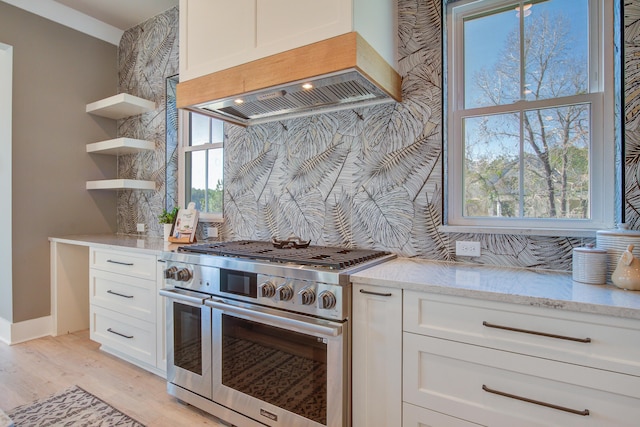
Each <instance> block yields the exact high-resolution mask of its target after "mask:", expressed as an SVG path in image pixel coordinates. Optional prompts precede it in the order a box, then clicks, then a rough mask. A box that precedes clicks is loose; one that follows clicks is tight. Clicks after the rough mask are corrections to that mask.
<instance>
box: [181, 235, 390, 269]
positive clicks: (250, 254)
mask: <svg viewBox="0 0 640 427" xmlns="http://www.w3.org/2000/svg"><path fill="white" fill-rule="evenodd" d="M178 252H186V253H196V254H207V255H218V256H228V257H237V258H247V259H256V260H265V261H270V262H278V263H296V264H302V265H307V266H314V267H326V268H330V269H334V270H342V269H345V268H348V267H351V266H354V265H358V264H361V263H363V262H367V261H370V260H373V259H376V258H380V257H383V256H386V255H390V252H385V251H377V250H370V249H346V248H336V247H330V246H307V247H302V248H300V247H298V248H296V247H283V248H278V247H274V246H273V244H272V243H271V242H261V241H254V240H240V241H235V242H221V243H211V244H209V243H207V244H201V245H191V246H181V247H180V248H178Z"/></svg>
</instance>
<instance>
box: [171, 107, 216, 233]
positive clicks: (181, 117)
mask: <svg viewBox="0 0 640 427" xmlns="http://www.w3.org/2000/svg"><path fill="white" fill-rule="evenodd" d="M189 113H190V111H188V110H184V109H181V110H179V113H178V128H179V129H180V134H179V135H178V203H179V204H180V206H186V201H185V197H186V194H185V193H186V192H185V183H186V176H185V172H186V170H185V167H186V165H185V157H186V156H185V154H186V153H187V152H194V151H204V150H209V149H215V148H222V149H223V150H224V142H216V143H208V144H201V145H195V146H190V145H187V144H188V141H189V135H190V126H189ZM223 179H224V178H223ZM223 188H224V187H223ZM223 194H224V190H223ZM198 220H199V222H208V223H214V222H216V223H221V222H224V207H223V212H222V213H221V214H212V213H208V212H199V214H198Z"/></svg>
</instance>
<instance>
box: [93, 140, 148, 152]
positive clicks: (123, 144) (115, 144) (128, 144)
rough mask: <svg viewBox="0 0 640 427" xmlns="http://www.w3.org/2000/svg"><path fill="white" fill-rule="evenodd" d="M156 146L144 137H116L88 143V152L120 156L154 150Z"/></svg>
mask: <svg viewBox="0 0 640 427" xmlns="http://www.w3.org/2000/svg"><path fill="white" fill-rule="evenodd" d="M155 146H156V144H155V143H154V142H153V141H145V140H144V139H133V138H116V139H109V140H106V141H100V142H94V143H93V144H87V153H96V154H109V155H112V156H119V155H122V154H134V153H140V152H142V151H150V150H154V149H155Z"/></svg>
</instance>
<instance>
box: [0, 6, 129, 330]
mask: <svg viewBox="0 0 640 427" xmlns="http://www.w3.org/2000/svg"><path fill="white" fill-rule="evenodd" d="M0 42H2V43H5V44H8V45H12V46H13V64H14V72H13V78H14V80H13V157H12V166H13V175H12V177H13V188H12V193H13V197H12V200H11V209H12V215H13V221H12V224H11V227H12V230H13V241H12V245H13V249H12V251H13V285H12V287H11V289H10V290H9V289H7V287H6V285H5V286H4V287H0V297H1V298H2V299H4V298H12V301H13V303H12V306H13V315H12V316H11V315H10V314H6V313H0V316H1V317H3V318H6V319H7V320H9V321H12V322H20V321H24V320H28V319H35V318H38V317H43V316H47V315H49V314H50V284H49V242H48V237H49V236H62V235H69V234H79V233H110V232H111V233H113V232H115V231H116V194H115V193H114V192H109V191H94V192H90V191H87V190H86V189H85V182H86V181H87V180H93V179H106V178H113V177H115V176H116V173H117V169H116V159H115V158H114V157H111V156H104V155H89V154H87V153H86V148H85V146H86V144H87V143H91V142H96V141H100V140H104V139H110V138H114V137H115V136H116V123H115V122H114V121H113V120H109V119H104V118H98V117H95V116H92V115H90V114H87V113H86V112H85V106H86V104H87V103H89V102H93V101H96V100H98V99H101V98H104V97H107V96H111V95H115V94H116V93H117V89H118V84H117V68H116V64H117V62H116V61H117V49H116V47H115V46H113V45H111V44H108V43H106V42H104V41H101V40H98V39H95V38H93V37H90V36H88V35H86V34H83V33H80V32H78V31H75V30H72V29H69V28H67V27H64V26H62V25H59V24H56V23H54V22H51V21H48V20H46V19H44V18H41V17H39V16H36V15H34V14H31V13H29V12H25V11H23V10H22V9H18V8H16V7H13V6H10V5H8V4H6V3H3V2H0ZM5 203H7V201H5ZM4 206H7V205H6V204H5V205H4ZM0 286H3V285H1V284H0Z"/></svg>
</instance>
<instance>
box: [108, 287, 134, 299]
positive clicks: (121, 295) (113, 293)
mask: <svg viewBox="0 0 640 427" xmlns="http://www.w3.org/2000/svg"><path fill="white" fill-rule="evenodd" d="M107 293H108V294H111V295H117V296H119V297H122V298H133V295H125V294H119V293H117V292H113V291H112V290H111V289H109V290H108V291H107Z"/></svg>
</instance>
